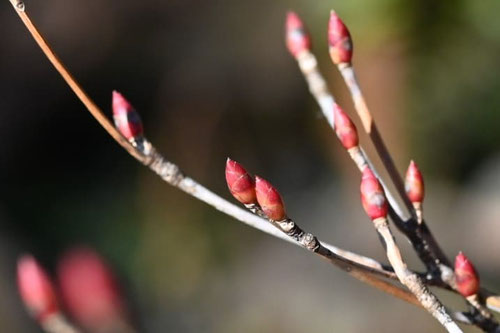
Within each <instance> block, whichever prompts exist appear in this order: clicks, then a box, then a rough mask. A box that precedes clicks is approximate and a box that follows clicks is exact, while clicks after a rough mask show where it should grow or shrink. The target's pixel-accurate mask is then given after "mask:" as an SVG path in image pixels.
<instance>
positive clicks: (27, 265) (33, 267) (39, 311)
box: [17, 255, 59, 323]
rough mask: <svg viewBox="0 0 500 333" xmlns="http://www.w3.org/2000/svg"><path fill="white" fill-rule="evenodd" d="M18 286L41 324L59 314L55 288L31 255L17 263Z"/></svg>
mask: <svg viewBox="0 0 500 333" xmlns="http://www.w3.org/2000/svg"><path fill="white" fill-rule="evenodd" d="M17 286H18V288H19V293H20V294H21V298H22V299H23V302H24V304H25V305H26V307H27V308H28V310H29V311H30V313H31V314H32V316H33V317H35V319H36V320H38V321H39V322H40V323H42V322H43V321H45V319H47V318H48V317H50V316H51V315H54V314H57V313H59V305H58V304H57V297H56V292H55V290H54V286H53V284H52V282H51V281H50V279H49V277H48V275H47V273H46V272H45V271H44V270H43V268H42V267H41V266H40V264H38V262H37V261H36V259H35V258H33V257H32V256H31V255H24V256H22V257H21V258H19V261H18V262H17Z"/></svg>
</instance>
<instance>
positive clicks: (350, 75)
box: [338, 63, 414, 214]
mask: <svg viewBox="0 0 500 333" xmlns="http://www.w3.org/2000/svg"><path fill="white" fill-rule="evenodd" d="M338 68H339V70H340V73H341V74H342V76H343V78H344V81H345V83H346V85H347V87H348V89H349V92H350V93H351V96H352V99H353V102H354V107H355V108H356V112H357V113H358V116H359V118H360V120H361V123H362V124H363V129H364V130H365V132H366V134H368V136H369V137H370V139H371V141H372V143H373V145H374V146H375V149H376V150H377V153H378V155H379V156H380V159H381V160H382V163H383V165H384V167H385V169H386V170H387V173H388V174H389V177H390V178H391V181H392V183H393V184H394V186H395V187H396V190H397V191H398V193H399V196H400V197H401V199H402V200H403V202H404V204H405V206H406V208H407V209H408V212H410V213H411V214H414V209H413V206H412V204H411V202H410V200H408V197H407V195H406V191H405V186H404V182H403V179H402V178H401V176H400V174H399V172H398V170H397V168H396V166H395V164H394V161H393V160H392V157H391V154H390V153H389V151H388V149H387V147H386V145H385V143H384V141H383V139H382V137H381V135H380V132H379V131H378V129H377V126H376V125H375V121H374V120H373V117H372V115H371V113H370V110H369V109H368V106H367V104H366V101H365V98H364V96H363V93H362V92H361V88H360V87H359V84H358V81H357V79H356V75H355V73H354V69H353V67H352V65H351V64H350V63H349V64H346V63H342V64H339V65H338Z"/></svg>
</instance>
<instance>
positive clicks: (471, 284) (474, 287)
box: [455, 252, 479, 297]
mask: <svg viewBox="0 0 500 333" xmlns="http://www.w3.org/2000/svg"><path fill="white" fill-rule="evenodd" d="M455 278H456V280H457V289H458V291H459V292H460V294H462V296H464V297H468V296H471V295H475V294H477V292H478V291H479V276H478V274H477V272H476V270H475V268H474V266H473V265H472V263H471V262H470V261H469V259H468V258H467V257H466V256H465V255H464V254H463V253H462V252H459V253H458V255H457V257H456V258H455Z"/></svg>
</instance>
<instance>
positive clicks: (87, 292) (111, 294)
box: [58, 248, 126, 332]
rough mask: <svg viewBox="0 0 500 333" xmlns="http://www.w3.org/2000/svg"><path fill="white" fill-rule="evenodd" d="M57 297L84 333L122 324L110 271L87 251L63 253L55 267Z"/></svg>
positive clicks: (119, 301) (121, 308) (121, 304)
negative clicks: (58, 290) (61, 299)
mask: <svg viewBox="0 0 500 333" xmlns="http://www.w3.org/2000/svg"><path fill="white" fill-rule="evenodd" d="M58 278H59V284H60V287H61V295H62V298H63V301H64V303H65V305H66V306H67V308H68V310H69V312H70V313H71V315H72V316H73V318H74V319H75V320H76V321H78V323H80V325H82V326H83V327H85V328H86V329H87V330H88V331H91V332H99V331H101V330H102V329H103V328H109V327H116V326H117V323H120V322H125V321H126V319H125V318H126V314H125V302H124V300H123V299H122V295H121V293H120V291H119V287H118V284H117V282H116V280H115V277H114V276H113V273H112V272H111V269H110V268H109V267H108V266H107V265H106V264H105V263H104V262H103V260H102V259H101V258H100V257H99V255H98V254H97V253H95V252H94V251H93V250H91V249H87V248H77V249H73V250H71V251H69V252H67V253H66V254H65V255H64V256H63V257H62V259H61V260H60V261H59V264H58Z"/></svg>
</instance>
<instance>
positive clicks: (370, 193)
mask: <svg viewBox="0 0 500 333" xmlns="http://www.w3.org/2000/svg"><path fill="white" fill-rule="evenodd" d="M361 203H362V204H363V208H364V209H365V212H366V214H367V215H368V216H369V217H370V219H372V221H373V220H375V219H377V218H380V217H386V216H387V211H388V209H389V206H388V204H387V200H386V199H385V194H384V189H383V188H382V185H380V182H379V181H378V179H377V177H375V175H374V174H373V171H372V170H371V169H370V168H369V167H366V168H365V169H364V170H363V176H362V178H361Z"/></svg>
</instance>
